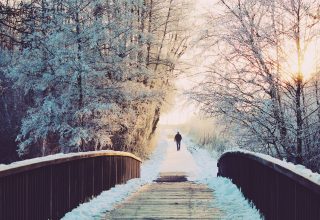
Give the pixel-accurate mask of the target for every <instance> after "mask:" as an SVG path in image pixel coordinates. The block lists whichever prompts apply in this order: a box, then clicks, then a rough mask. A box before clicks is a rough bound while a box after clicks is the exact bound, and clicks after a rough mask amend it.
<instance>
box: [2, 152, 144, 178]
mask: <svg viewBox="0 0 320 220" xmlns="http://www.w3.org/2000/svg"><path fill="white" fill-rule="evenodd" d="M102 156H125V157H131V158H133V159H135V160H137V161H139V162H142V160H141V159H140V158H139V157H137V156H135V155H134V154H132V153H129V152H123V151H112V150H103V151H87V152H78V153H69V154H55V155H49V156H45V157H38V158H33V159H28V160H23V161H18V162H14V163H11V164H8V165H1V164H0V177H3V176H8V175H12V174H16V173H20V172H25V171H28V170H33V169H37V168H41V167H44V166H48V165H54V164H60V163H65V162H69V161H74V160H80V159H84V158H92V157H102Z"/></svg>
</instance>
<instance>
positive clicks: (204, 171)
mask: <svg viewBox="0 0 320 220" xmlns="http://www.w3.org/2000/svg"><path fill="white" fill-rule="evenodd" d="M169 134H170V135H171V136H172V134H174V131H173V130H165V131H162V132H161V138H160V140H159V142H158V145H157V147H156V150H155V152H154V153H153V155H152V157H151V158H150V160H148V161H145V162H143V164H142V167H141V178H140V179H133V180H130V181H128V182H127V184H124V185H117V186H116V187H114V188H112V189H110V190H108V191H105V192H103V193H101V194H100V195H99V196H98V197H96V198H94V199H92V200H91V201H89V202H87V203H84V204H81V205H80V206H79V207H77V208H75V209H74V210H72V211H71V212H69V213H67V214H66V215H65V216H64V218H63V219H64V220H73V219H101V218H102V217H103V216H104V213H106V212H107V211H110V210H112V209H113V207H114V206H115V205H116V204H119V203H121V202H122V201H123V200H124V199H126V198H127V197H128V196H129V195H131V194H132V193H134V192H136V191H138V190H139V188H140V187H141V186H143V185H145V184H147V183H150V182H152V181H153V180H154V179H156V178H157V176H158V174H159V173H160V172H183V173H186V174H187V175H188V179H189V180H192V181H196V182H199V183H204V184H207V185H208V186H209V187H210V188H211V189H213V191H214V198H215V200H214V201H213V203H212V205H213V206H215V207H217V208H219V209H220V210H221V211H222V213H223V218H222V219H248V220H256V219H261V217H260V214H259V212H258V211H257V210H256V209H255V208H253V206H252V205H251V204H249V202H248V201H247V200H246V199H245V198H244V196H243V194H242V193H241V192H240V191H239V189H238V188H237V187H236V186H235V185H234V184H232V182H231V181H230V180H229V179H226V178H221V177H217V171H218V168H217V160H216V159H215V158H213V157H212V156H211V155H210V154H209V152H208V151H206V150H204V149H199V148H196V147H194V144H193V143H192V142H191V141H190V140H188V139H187V138H185V137H184V139H183V142H182V144H181V150H180V151H177V150H176V146H175V143H174V142H173V140H172V138H170V136H169Z"/></svg>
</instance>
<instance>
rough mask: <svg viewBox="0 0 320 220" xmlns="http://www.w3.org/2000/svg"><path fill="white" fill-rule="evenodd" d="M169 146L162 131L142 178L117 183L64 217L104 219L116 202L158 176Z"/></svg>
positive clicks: (142, 169) (143, 167) (144, 167)
mask: <svg viewBox="0 0 320 220" xmlns="http://www.w3.org/2000/svg"><path fill="white" fill-rule="evenodd" d="M168 146H169V143H168V139H167V138H166V133H164V132H162V133H161V135H160V141H159V142H158V144H157V147H156V149H155V152H154V153H153V155H152V156H151V158H150V159H149V160H147V161H144V162H143V164H142V165H141V178H139V179H132V180H129V181H128V182H127V183H126V184H123V185H116V186H115V187H113V188H112V189H110V190H108V191H104V192H102V193H101V194H100V195H99V196H97V197H96V198H93V199H92V200H91V201H89V202H87V203H83V204H81V205H79V206H78V207H77V208H75V209H73V210H72V211H71V212H69V213H67V214H66V215H65V216H64V217H63V218H62V219H63V220H74V219H81V220H86V219H102V217H103V216H104V215H105V214H104V213H106V212H107V211H110V210H112V209H113V207H114V206H115V205H116V204H118V203H121V202H122V201H123V200H124V199H126V198H127V197H128V196H129V195H131V194H132V193H134V192H136V191H137V190H139V188H140V187H141V186H143V185H145V184H147V183H150V182H152V181H153V180H155V179H156V178H157V176H158V174H159V171H160V164H161V162H162V161H163V159H164V157H165V154H166V150H167V148H168Z"/></svg>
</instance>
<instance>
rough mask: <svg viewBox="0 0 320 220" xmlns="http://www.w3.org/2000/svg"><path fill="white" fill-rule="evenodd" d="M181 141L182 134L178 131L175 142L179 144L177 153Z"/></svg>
mask: <svg viewBox="0 0 320 220" xmlns="http://www.w3.org/2000/svg"><path fill="white" fill-rule="evenodd" d="M181 140H182V137H181V134H180V133H179V131H178V133H177V134H176V136H174V141H175V142H176V143H177V151H179V150H180V145H181Z"/></svg>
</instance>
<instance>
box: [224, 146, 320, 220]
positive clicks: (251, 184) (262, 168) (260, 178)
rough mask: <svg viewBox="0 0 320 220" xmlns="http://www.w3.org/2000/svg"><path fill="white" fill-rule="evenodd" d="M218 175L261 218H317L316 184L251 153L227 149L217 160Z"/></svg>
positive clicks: (319, 212)
mask: <svg viewBox="0 0 320 220" xmlns="http://www.w3.org/2000/svg"><path fill="white" fill-rule="evenodd" d="M218 167H219V173H218V175H219V176H223V177H227V178H230V179H231V180H232V182H233V183H234V184H236V185H237V186H238V187H239V188H240V189H241V191H242V192H243V194H244V196H245V197H246V198H247V199H249V200H250V201H252V202H253V203H254V204H255V206H256V207H257V208H258V209H259V210H260V211H261V213H262V214H263V215H264V216H265V219H272V220H273V219H279V220H280V219H281V220H282V219H295V220H298V219H308V220H310V219H320V185H319V184H317V183H316V182H314V181H313V180H309V179H307V178H305V177H303V176H301V175H299V174H297V173H296V172H294V171H291V170H290V169H288V168H286V167H285V166H282V165H281V163H280V164H279V163H275V162H274V160H268V159H266V158H265V159H264V158H262V157H259V156H257V155H254V154H250V153H244V152H228V153H225V154H223V155H222V156H221V157H220V159H219V161H218Z"/></svg>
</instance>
